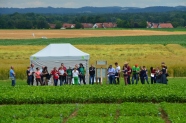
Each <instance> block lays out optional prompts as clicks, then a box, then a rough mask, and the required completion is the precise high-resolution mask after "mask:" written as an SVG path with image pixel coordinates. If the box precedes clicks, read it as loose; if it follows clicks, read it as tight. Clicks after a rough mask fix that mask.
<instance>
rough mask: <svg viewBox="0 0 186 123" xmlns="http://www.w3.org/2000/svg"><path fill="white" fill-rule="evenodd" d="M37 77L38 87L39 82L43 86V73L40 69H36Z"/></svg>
mask: <svg viewBox="0 0 186 123" xmlns="http://www.w3.org/2000/svg"><path fill="white" fill-rule="evenodd" d="M35 77H36V84H37V86H38V83H39V82H40V84H41V85H43V83H42V81H41V72H40V70H39V68H38V67H37V68H36V72H35Z"/></svg>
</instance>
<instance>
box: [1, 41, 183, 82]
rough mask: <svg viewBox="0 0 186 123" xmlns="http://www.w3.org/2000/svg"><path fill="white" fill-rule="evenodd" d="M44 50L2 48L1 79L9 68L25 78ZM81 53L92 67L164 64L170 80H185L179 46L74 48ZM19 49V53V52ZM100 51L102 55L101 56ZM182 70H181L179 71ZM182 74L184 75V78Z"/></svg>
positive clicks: (80, 46)
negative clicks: (32, 58) (87, 56)
mask: <svg viewBox="0 0 186 123" xmlns="http://www.w3.org/2000/svg"><path fill="white" fill-rule="evenodd" d="M44 47H45V46H25V45H23V46H20V45H18V46H0V61H1V64H0V68H1V69H0V78H7V76H8V75H7V76H4V73H7V71H8V70H9V67H10V66H11V65H13V66H14V67H15V71H16V73H17V75H18V76H19V78H25V76H26V73H25V72H26V67H27V66H29V63H30V60H29V57H30V55H32V54H34V53H36V52H38V51H39V50H41V49H43V48H44ZM75 47H77V48H79V49H80V50H82V51H84V52H87V53H89V54H90V64H95V62H96V60H107V61H108V64H112V65H114V63H115V62H118V63H119V65H120V66H123V63H124V62H125V61H128V62H129V64H130V66H133V65H134V64H138V65H139V66H143V65H145V66H147V68H148V69H149V68H150V67H151V66H153V67H158V66H160V64H161V62H162V61H164V62H165V63H166V64H167V66H168V68H169V69H168V70H169V74H170V75H171V76H175V75H180V76H184V74H185V73H183V71H184V69H183V68H186V64H185V63H186V56H185V54H186V48H184V47H182V46H180V45H178V44H169V45H166V46H164V45H150V44H144V45H91V46H90V45H75ZM18 49H19V50H18ZM98 51H99V52H98ZM178 66H182V67H178ZM182 74H183V75H182Z"/></svg>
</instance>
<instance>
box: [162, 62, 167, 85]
mask: <svg viewBox="0 0 186 123" xmlns="http://www.w3.org/2000/svg"><path fill="white" fill-rule="evenodd" d="M166 73H167V68H166V65H165V64H162V70H161V83H162V84H167V78H166Z"/></svg>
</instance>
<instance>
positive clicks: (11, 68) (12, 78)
mask: <svg viewBox="0 0 186 123" xmlns="http://www.w3.org/2000/svg"><path fill="white" fill-rule="evenodd" d="M9 78H10V79H11V80H12V86H15V83H16V80H15V72H14V67H13V66H11V67H10V72H9Z"/></svg>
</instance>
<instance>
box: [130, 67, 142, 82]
mask: <svg viewBox="0 0 186 123" xmlns="http://www.w3.org/2000/svg"><path fill="white" fill-rule="evenodd" d="M139 72H140V68H139V67H138V65H137V64H136V65H135V66H133V67H132V84H134V80H136V84H138V80H139Z"/></svg>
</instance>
